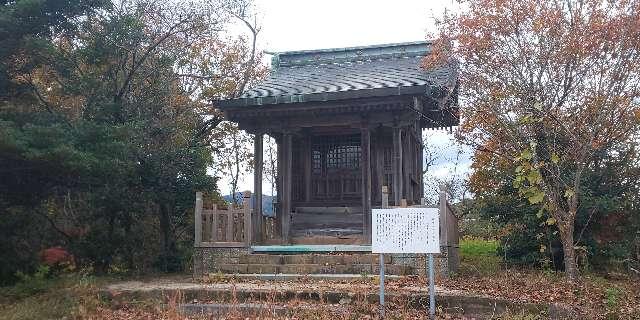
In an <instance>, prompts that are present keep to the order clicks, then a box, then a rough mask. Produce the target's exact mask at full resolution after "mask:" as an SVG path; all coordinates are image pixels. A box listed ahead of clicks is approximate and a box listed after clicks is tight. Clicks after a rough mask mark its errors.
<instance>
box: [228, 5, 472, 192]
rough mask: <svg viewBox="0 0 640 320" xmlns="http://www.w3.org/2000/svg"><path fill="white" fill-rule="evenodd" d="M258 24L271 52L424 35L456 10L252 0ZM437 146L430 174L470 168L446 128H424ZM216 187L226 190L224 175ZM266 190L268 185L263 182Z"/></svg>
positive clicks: (243, 185)
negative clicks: (437, 154)
mask: <svg viewBox="0 0 640 320" xmlns="http://www.w3.org/2000/svg"><path fill="white" fill-rule="evenodd" d="M255 2H256V7H257V11H258V12H259V14H258V23H259V24H260V25H261V28H262V29H261V31H260V35H259V37H260V38H259V46H260V48H261V49H263V50H266V51H272V52H279V51H291V50H308V49H324V48H340V47H352V46H360V45H373V44H383V43H394V42H407V41H420V40H425V39H426V36H427V33H428V32H433V31H435V30H434V19H433V17H438V16H441V15H442V13H443V12H444V11H445V10H455V8H456V7H457V4H456V1H454V0H395V1H382V0H369V1H366V0H341V1H338V0H322V1H317V0H316V1H310V0H298V1H294V0H255ZM428 135H429V141H430V142H431V145H433V146H434V148H435V149H439V150H442V154H441V155H440V157H439V159H438V161H437V162H436V165H435V166H433V170H432V173H431V174H432V175H433V176H436V177H439V178H443V177H448V176H451V175H452V174H453V172H454V171H455V172H457V174H460V173H461V172H468V171H469V165H470V161H469V155H468V153H467V154H466V155H464V156H463V157H462V159H461V160H460V161H458V167H457V168H455V166H454V165H453V162H454V160H455V159H456V150H454V149H455V146H454V145H453V144H452V142H451V139H450V135H448V134H446V133H445V132H434V131H430V132H429V133H428ZM218 187H219V188H220V191H221V193H222V194H229V193H230V191H229V190H230V188H229V183H228V179H224V178H222V179H221V180H220V181H219V183H218ZM252 189H253V176H252V175H251V174H249V175H246V176H245V177H244V178H243V179H242V181H240V185H239V190H252ZM262 189H263V191H264V193H265V194H269V193H270V192H269V191H270V187H269V186H268V185H267V184H266V182H265V183H264V185H263V188H262Z"/></svg>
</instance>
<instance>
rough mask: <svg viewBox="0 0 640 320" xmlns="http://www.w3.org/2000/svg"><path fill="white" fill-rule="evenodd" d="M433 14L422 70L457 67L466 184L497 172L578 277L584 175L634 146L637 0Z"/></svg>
mask: <svg viewBox="0 0 640 320" xmlns="http://www.w3.org/2000/svg"><path fill="white" fill-rule="evenodd" d="M462 6H463V7H464V9H463V10H462V12H461V13H460V14H459V15H454V16H452V15H447V16H445V17H443V19H442V20H440V21H439V27H440V29H439V33H438V34H437V35H436V36H437V40H436V41H435V42H434V44H433V51H434V54H433V55H432V56H431V57H429V58H427V59H426V60H425V61H424V66H425V67H426V68H430V67H433V66H434V65H437V64H440V63H444V62H446V61H447V60H449V59H455V60H456V61H457V62H458V63H459V64H460V82H461V105H462V124H461V127H460V130H459V138H460V140H461V141H462V142H464V143H466V144H468V145H471V146H473V147H474V149H475V157H474V160H475V162H474V168H475V169H476V170H475V173H474V175H473V177H472V179H471V182H472V184H473V186H474V187H475V191H476V192H479V193H482V192H488V191H490V190H492V189H494V188H495V187H496V183H499V182H498V180H497V179H494V178H495V177H497V176H498V175H499V174H501V173H506V174H508V175H509V176H511V179H512V181H513V186H514V187H515V188H517V189H518V190H519V193H520V195H521V196H523V197H524V198H526V199H528V201H529V202H530V203H531V204H532V205H536V206H540V208H541V213H540V214H541V215H547V216H548V219H547V221H548V222H549V223H550V224H552V225H554V226H557V229H558V231H559V233H560V238H561V240H562V243H563V252H564V264H565V270H566V274H567V276H568V277H569V278H570V279H572V280H573V279H576V277H577V270H576V263H575V252H574V251H575V248H574V244H575V243H574V232H575V230H574V229H575V227H574V226H575V218H576V212H577V211H578V208H579V206H580V205H581V204H582V202H581V201H582V200H583V196H584V192H585V190H584V174H585V172H586V171H587V170H589V169H590V168H593V166H594V161H595V159H597V158H599V157H601V156H602V155H603V154H605V155H607V154H611V155H615V152H614V151H613V150H614V149H616V148H620V147H621V146H622V147H626V146H633V145H635V144H637V139H636V138H637V133H638V122H639V120H640V106H639V100H638V98H639V93H640V87H639V84H640V18H638V17H639V16H638V12H640V2H639V1H633V0H623V1H600V0H587V1H575V0H567V1H536V0H500V1H496V0H471V1H463V2H462Z"/></svg>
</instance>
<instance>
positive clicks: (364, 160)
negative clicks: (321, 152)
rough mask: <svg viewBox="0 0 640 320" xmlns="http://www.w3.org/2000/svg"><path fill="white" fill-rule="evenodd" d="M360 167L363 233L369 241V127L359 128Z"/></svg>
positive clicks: (369, 241) (368, 241)
mask: <svg viewBox="0 0 640 320" xmlns="http://www.w3.org/2000/svg"><path fill="white" fill-rule="evenodd" d="M360 167H361V169H362V214H363V221H362V227H363V235H364V237H365V240H366V242H367V243H371V133H370V131H369V127H367V126H365V127H363V128H361V129H360Z"/></svg>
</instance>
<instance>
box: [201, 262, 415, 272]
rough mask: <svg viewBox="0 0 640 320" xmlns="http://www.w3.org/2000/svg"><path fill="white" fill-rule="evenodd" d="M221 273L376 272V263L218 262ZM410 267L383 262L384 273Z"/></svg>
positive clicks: (408, 270) (406, 269) (407, 269)
mask: <svg viewBox="0 0 640 320" xmlns="http://www.w3.org/2000/svg"><path fill="white" fill-rule="evenodd" d="M213 268H214V269H215V270H216V271H219V272H222V273H238V274H253V273H259V274H279V273H282V274H347V273H350V274H377V273H378V272H379V270H380V269H379V268H380V267H379V265H378V264H337V265H319V264H282V265H275V264H219V265H216V266H214V267H213ZM410 272H411V268H410V267H407V266H400V265H394V264H385V273H386V274H395V275H406V274H409V273H410Z"/></svg>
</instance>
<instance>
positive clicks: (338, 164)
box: [313, 135, 361, 173]
mask: <svg viewBox="0 0 640 320" xmlns="http://www.w3.org/2000/svg"><path fill="white" fill-rule="evenodd" d="M360 152H361V150H360V136H359V135H349V136H319V137H315V138H314V140H313V169H314V173H316V171H319V170H321V169H322V154H324V155H326V166H327V170H332V169H333V170H335V169H358V168H360Z"/></svg>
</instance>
